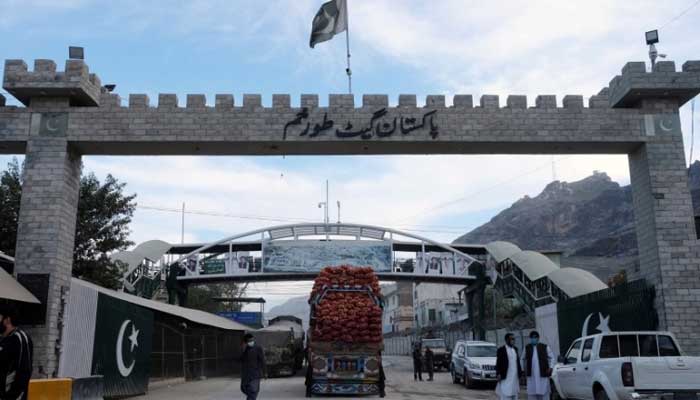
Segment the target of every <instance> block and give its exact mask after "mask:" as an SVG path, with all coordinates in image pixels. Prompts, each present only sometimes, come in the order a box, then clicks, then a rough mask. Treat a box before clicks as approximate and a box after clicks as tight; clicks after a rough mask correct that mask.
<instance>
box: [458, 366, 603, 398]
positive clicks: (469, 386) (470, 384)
mask: <svg viewBox="0 0 700 400" xmlns="http://www.w3.org/2000/svg"><path fill="white" fill-rule="evenodd" d="M464 386H466V387H467V389H474V381H473V380H472V378H470V377H469V371H467V370H466V369H465V370H464ZM596 400H598V399H596Z"/></svg>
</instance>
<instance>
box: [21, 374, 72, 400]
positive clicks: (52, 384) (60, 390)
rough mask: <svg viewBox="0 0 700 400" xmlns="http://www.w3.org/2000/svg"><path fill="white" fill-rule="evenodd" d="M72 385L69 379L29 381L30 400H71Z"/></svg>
mask: <svg viewBox="0 0 700 400" xmlns="http://www.w3.org/2000/svg"><path fill="white" fill-rule="evenodd" d="M72 383H73V381H72V380H71V379H69V378H60V379H32V380H30V381H29V393H28V397H27V398H28V400H71V395H72Z"/></svg>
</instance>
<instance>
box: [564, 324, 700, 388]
mask: <svg viewBox="0 0 700 400" xmlns="http://www.w3.org/2000/svg"><path fill="white" fill-rule="evenodd" d="M552 383H553V386H554V389H556V393H554V390H553V391H552V392H553V395H554V397H555V398H556V397H559V398H562V399H581V400H584V399H585V400H588V399H593V400H637V399H639V400H643V399H659V400H690V399H692V400H698V399H699V398H698V394H699V393H700V357H688V356H684V355H682V352H681V350H680V347H678V343H677V342H676V339H675V337H674V336H673V334H671V333H669V332H610V333H600V334H597V335H591V336H586V337H582V338H580V339H577V340H575V341H574V343H573V344H572V345H571V347H570V348H569V351H568V352H567V353H566V356H564V357H560V358H559V363H558V364H557V365H556V366H555V367H554V368H553V373H552Z"/></svg>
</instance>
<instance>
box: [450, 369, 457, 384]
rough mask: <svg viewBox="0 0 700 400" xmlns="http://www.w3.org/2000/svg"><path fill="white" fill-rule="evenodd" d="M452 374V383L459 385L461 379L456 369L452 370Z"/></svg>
mask: <svg viewBox="0 0 700 400" xmlns="http://www.w3.org/2000/svg"><path fill="white" fill-rule="evenodd" d="M450 374H451V375H452V383H459V377H458V376H457V373H456V372H455V369H454V368H450Z"/></svg>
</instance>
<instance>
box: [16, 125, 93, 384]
mask: <svg viewBox="0 0 700 400" xmlns="http://www.w3.org/2000/svg"><path fill="white" fill-rule="evenodd" d="M79 181H80V156H79V155H77V154H74V153H71V152H69V150H68V144H67V141H66V140H65V138H32V139H30V140H29V141H28V143H27V153H26V158H25V168H24V185H23V188H22V200H21V208H20V214H19V224H18V231H17V251H16V256H15V260H16V265H15V271H16V273H17V274H36V273H40V274H46V273H48V274H51V276H50V280H49V296H48V298H49V300H48V304H47V320H46V324H45V325H44V326H38V327H33V329H31V330H30V333H31V335H32V338H33V340H34V355H35V356H34V358H35V363H34V367H35V372H36V371H37V370H38V368H41V369H43V371H45V373H46V374H48V375H49V376H52V374H53V373H54V372H55V371H57V368H58V357H57V355H56V341H57V340H58V339H59V337H60V330H59V327H58V323H59V322H58V316H59V313H60V306H61V290H62V288H65V289H64V290H65V291H66V293H67V290H68V288H69V287H70V278H71V266H72V262H73V244H74V239H75V224H76V213H77V206H78V193H79Z"/></svg>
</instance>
